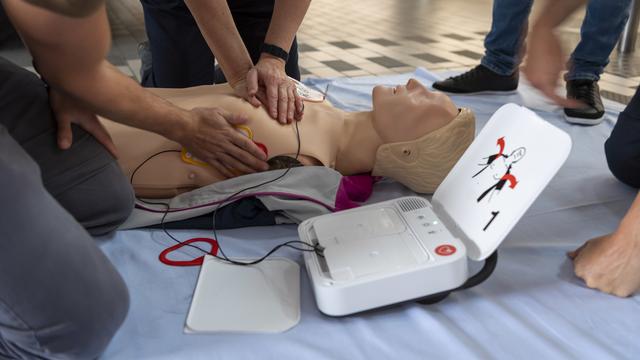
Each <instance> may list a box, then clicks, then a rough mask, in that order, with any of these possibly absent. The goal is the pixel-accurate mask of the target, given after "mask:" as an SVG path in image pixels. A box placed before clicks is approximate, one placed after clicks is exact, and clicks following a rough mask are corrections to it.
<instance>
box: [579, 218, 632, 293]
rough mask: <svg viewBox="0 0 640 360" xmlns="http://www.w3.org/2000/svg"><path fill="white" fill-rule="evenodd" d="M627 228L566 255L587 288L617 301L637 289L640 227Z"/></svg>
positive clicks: (587, 243)
mask: <svg viewBox="0 0 640 360" xmlns="http://www.w3.org/2000/svg"><path fill="white" fill-rule="evenodd" d="M627 225H628V224H625V225H621V226H620V228H619V229H618V230H616V232H614V233H613V234H610V235H605V236H601V237H599V238H595V239H592V240H589V241H587V242H586V243H585V244H584V245H582V246H581V247H580V248H578V249H577V250H575V251H572V252H570V253H569V254H568V255H569V257H570V258H571V259H573V263H574V271H575V273H576V275H577V276H578V277H579V278H581V279H583V280H584V281H585V283H586V285H587V286H588V287H590V288H592V289H598V290H600V291H604V292H606V293H609V294H613V295H616V296H620V297H627V296H631V295H633V293H634V292H635V291H638V290H639V289H640V225H637V224H635V223H632V224H631V225H630V226H627Z"/></svg>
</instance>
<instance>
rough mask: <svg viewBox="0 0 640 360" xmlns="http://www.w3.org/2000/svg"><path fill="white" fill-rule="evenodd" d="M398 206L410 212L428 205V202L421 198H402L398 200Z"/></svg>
mask: <svg viewBox="0 0 640 360" xmlns="http://www.w3.org/2000/svg"><path fill="white" fill-rule="evenodd" d="M398 206H400V209H401V210H402V211H404V212H409V211H414V210H418V209H423V208H425V207H427V202H426V201H424V200H422V199H419V198H410V199H402V200H400V201H398Z"/></svg>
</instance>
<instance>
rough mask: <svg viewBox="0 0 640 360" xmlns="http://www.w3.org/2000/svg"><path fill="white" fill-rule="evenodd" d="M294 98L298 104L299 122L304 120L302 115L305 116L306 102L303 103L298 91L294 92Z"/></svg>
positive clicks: (297, 114)
mask: <svg viewBox="0 0 640 360" xmlns="http://www.w3.org/2000/svg"><path fill="white" fill-rule="evenodd" d="M293 96H294V99H295V102H296V113H295V118H296V120H297V121H300V120H302V115H303V114H304V101H302V98H301V97H300V95H298V91H296V90H294V91H293Z"/></svg>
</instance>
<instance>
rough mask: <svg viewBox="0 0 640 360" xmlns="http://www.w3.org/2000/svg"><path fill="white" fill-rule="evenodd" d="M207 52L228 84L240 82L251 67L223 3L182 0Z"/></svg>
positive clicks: (245, 49) (217, 0)
mask: <svg viewBox="0 0 640 360" xmlns="http://www.w3.org/2000/svg"><path fill="white" fill-rule="evenodd" d="M185 3H186V4H187V6H188V7H189V10H190V11H191V14H193V17H194V18H195V19H196V22H197V23H198V27H199V28H200V31H201V32H202V35H203V36H204V38H205V40H206V42H207V44H208V45H209V48H210V49H211V51H213V53H214V54H215V56H216V60H217V61H218V63H219V64H220V68H221V69H222V72H223V73H224V74H225V76H226V77H227V80H228V81H229V83H230V84H232V85H233V84H234V83H236V82H237V81H239V80H241V79H243V78H244V77H245V75H246V74H247V72H248V71H249V70H250V69H251V68H252V67H253V63H252V62H251V57H250V56H249V52H248V51H247V48H246V47H245V45H244V43H243V42H242V38H241V37H240V33H239V32H238V29H237V28H236V25H235V23H234V22H233V17H232V16H231V11H230V10H229V6H228V5H227V2H226V1H224V0H186V1H185Z"/></svg>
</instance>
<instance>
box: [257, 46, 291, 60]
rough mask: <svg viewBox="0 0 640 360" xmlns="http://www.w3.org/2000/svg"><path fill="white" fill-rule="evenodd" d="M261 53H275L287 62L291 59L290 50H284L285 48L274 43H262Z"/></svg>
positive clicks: (274, 54)
mask: <svg viewBox="0 0 640 360" xmlns="http://www.w3.org/2000/svg"><path fill="white" fill-rule="evenodd" d="M260 53H261V54H262V53H267V54H269V55H273V56H275V57H277V58H280V59H282V60H284V62H287V60H289V53H288V52H286V51H284V49H283V48H281V47H279V46H276V45H272V44H267V43H264V44H262V46H260Z"/></svg>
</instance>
